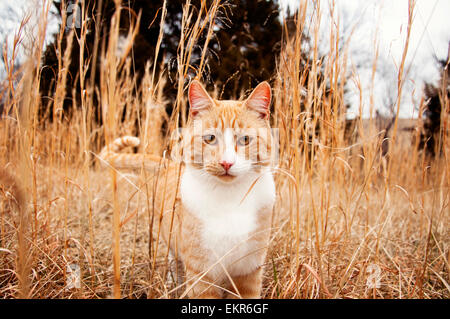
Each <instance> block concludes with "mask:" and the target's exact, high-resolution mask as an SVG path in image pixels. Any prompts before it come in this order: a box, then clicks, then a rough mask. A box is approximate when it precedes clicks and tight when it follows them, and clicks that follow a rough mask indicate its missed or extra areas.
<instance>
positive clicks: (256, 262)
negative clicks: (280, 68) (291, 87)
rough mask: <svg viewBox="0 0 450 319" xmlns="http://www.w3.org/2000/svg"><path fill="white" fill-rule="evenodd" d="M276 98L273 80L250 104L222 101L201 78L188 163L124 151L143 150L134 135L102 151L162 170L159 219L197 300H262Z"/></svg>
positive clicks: (185, 149) (185, 147) (184, 143)
mask: <svg viewBox="0 0 450 319" xmlns="http://www.w3.org/2000/svg"><path fill="white" fill-rule="evenodd" d="M271 99H272V93H271V87H270V85H269V84H268V83H267V82H262V83H260V84H259V85H258V86H257V87H256V88H255V89H254V90H253V91H252V93H251V94H250V95H249V97H248V98H247V99H245V100H216V99H213V98H212V97H211V96H210V95H209V94H208V93H207V91H206V90H205V89H204V87H203V86H202V84H201V83H200V82H198V81H197V80H194V81H192V82H191V84H190V86H189V91H188V101H189V105H190V108H189V117H188V121H187V124H186V127H185V128H183V130H182V140H181V142H180V143H181V149H182V152H181V153H182V158H181V159H182V164H179V163H178V161H177V160H166V159H164V160H161V159H160V158H158V157H157V156H154V155H148V154H127V153H122V154H121V153H119V152H120V150H121V149H123V148H124V147H127V146H138V145H139V139H138V138H136V137H131V136H125V137H122V138H118V139H116V140H115V141H114V142H113V143H112V144H111V145H109V146H107V147H105V148H104V149H103V150H102V152H101V154H100V158H101V159H102V160H103V161H105V162H107V163H109V165H112V166H113V167H115V168H140V167H145V168H152V167H153V168H154V167H155V163H158V162H159V163H160V165H161V166H162V170H161V171H160V172H159V174H158V176H159V177H158V178H159V179H158V182H157V183H156V187H157V189H156V191H155V206H154V207H155V208H156V209H155V214H157V215H159V216H160V218H161V219H160V230H161V234H162V236H163V238H164V240H165V242H166V243H167V244H168V245H169V247H170V251H171V254H172V255H173V256H174V257H175V258H176V260H178V262H179V264H181V265H182V268H181V269H182V270H184V278H185V280H186V282H185V286H186V289H187V290H186V294H187V296H188V297H190V298H222V297H225V298H235V297H241V298H260V297H261V290H262V275H263V263H264V261H265V256H266V253H267V248H268V244H269V237H270V230H271V215H272V210H273V206H274V203H275V196H276V192H275V183H274V178H273V175H272V170H273V169H272V165H273V156H272V153H273V152H272V150H273V149H272V142H273V139H272V138H273V137H272V135H271V133H270V129H271V128H270V121H269V118H270V104H271ZM156 166H157V165H156Z"/></svg>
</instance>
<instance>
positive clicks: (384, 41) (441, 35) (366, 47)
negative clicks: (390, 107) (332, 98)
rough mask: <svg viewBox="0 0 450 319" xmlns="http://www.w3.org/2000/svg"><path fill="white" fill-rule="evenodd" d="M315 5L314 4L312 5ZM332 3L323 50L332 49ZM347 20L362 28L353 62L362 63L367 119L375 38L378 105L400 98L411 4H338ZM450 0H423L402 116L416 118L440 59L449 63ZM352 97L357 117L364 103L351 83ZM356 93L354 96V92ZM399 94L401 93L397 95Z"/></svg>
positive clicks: (354, 0) (349, 0)
mask: <svg viewBox="0 0 450 319" xmlns="http://www.w3.org/2000/svg"><path fill="white" fill-rule="evenodd" d="M298 3H299V1H293V0H283V1H282V5H283V6H286V5H290V6H291V7H292V8H296V7H297V5H298ZM308 3H309V5H312V2H311V1H309V2H308ZM328 3H329V1H328V0H325V1H322V11H323V19H322V27H323V29H324V31H323V32H324V33H323V34H324V36H323V39H322V40H323V42H322V47H323V48H326V46H327V43H326V41H327V37H326V36H325V35H326V34H327V32H329V31H328V29H326V28H327V27H328V23H329V20H330V19H329V14H328V11H327V10H326V8H327V4H328ZM335 3H336V6H337V7H338V12H339V14H340V17H341V21H343V22H344V24H349V25H352V26H353V25H354V24H356V29H355V33H354V34H353V36H352V40H351V42H350V54H351V56H350V61H351V63H353V64H354V65H358V69H357V74H358V76H359V78H360V81H361V84H362V86H363V88H364V92H363V94H364V102H363V103H364V108H363V113H364V116H367V115H368V113H369V95H370V94H369V88H370V83H371V80H370V78H371V72H372V71H371V68H372V61H373V58H374V52H375V46H374V43H375V41H374V39H375V35H376V34H377V37H378V43H379V60H378V72H377V75H376V78H375V79H376V81H375V82H376V84H375V88H374V92H375V94H374V97H375V103H374V104H375V107H378V108H380V107H382V106H383V105H385V104H386V101H385V98H386V95H387V94H391V95H392V94H394V95H396V90H395V89H393V86H394V88H395V86H396V82H395V81H396V77H397V69H398V66H399V64H400V61H401V57H402V53H403V48H404V43H405V36H406V31H407V23H408V0H366V1H361V0H335ZM449 15H450V0H417V2H416V7H415V14H414V20H413V27H412V30H411V38H410V45H409V49H408V55H407V59H406V61H407V66H410V69H409V73H408V81H407V82H406V84H405V88H404V94H403V95H402V100H403V103H402V105H401V109H400V116H401V117H411V116H413V117H416V116H417V110H415V109H414V106H413V104H415V105H416V106H417V105H418V102H419V101H420V97H421V94H422V87H423V83H424V81H427V82H436V81H438V79H439V74H438V69H437V64H436V58H438V59H446V57H447V51H448V45H449V41H450V17H449ZM348 88H349V90H350V94H349V95H348V96H347V99H348V101H349V102H350V103H351V105H352V108H351V111H350V113H351V114H349V116H350V117H353V116H354V115H356V114H357V113H359V111H358V107H359V102H358V97H357V96H356V94H355V91H356V88H355V86H354V85H352V82H351V81H350V82H349V85H348ZM352 91H353V93H351V92H352ZM393 91H395V92H393Z"/></svg>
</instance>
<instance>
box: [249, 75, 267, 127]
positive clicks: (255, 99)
mask: <svg viewBox="0 0 450 319" xmlns="http://www.w3.org/2000/svg"><path fill="white" fill-rule="evenodd" d="M271 101H272V89H271V87H270V85H269V83H267V82H266V81H264V82H261V83H259V84H258V86H257V87H256V88H255V89H254V90H253V92H252V94H250V96H249V97H248V98H247V100H246V101H245V106H247V107H248V108H249V109H251V110H253V111H256V112H258V113H259V114H260V116H261V118H263V119H265V120H267V119H268V118H269V113H270V102H271Z"/></svg>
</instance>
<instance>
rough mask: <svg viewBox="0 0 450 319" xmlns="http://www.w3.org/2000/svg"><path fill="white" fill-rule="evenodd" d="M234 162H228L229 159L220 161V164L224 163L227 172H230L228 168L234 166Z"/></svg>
mask: <svg viewBox="0 0 450 319" xmlns="http://www.w3.org/2000/svg"><path fill="white" fill-rule="evenodd" d="M233 164H234V163H230V162H227V161H223V162H220V165H222V167H223V169H224V170H225V171H226V172H228V170H229V169H230V167H231V166H233Z"/></svg>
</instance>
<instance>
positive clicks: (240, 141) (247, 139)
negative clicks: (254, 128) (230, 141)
mask: <svg viewBox="0 0 450 319" xmlns="http://www.w3.org/2000/svg"><path fill="white" fill-rule="evenodd" d="M251 141H252V138H251V137H250V136H248V135H244V136H241V137H239V138H238V140H237V143H238V144H239V145H241V146H247V145H248V144H250V142H251Z"/></svg>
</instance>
